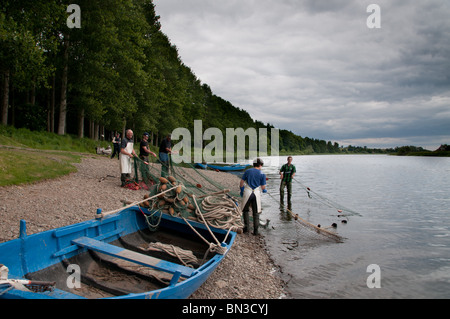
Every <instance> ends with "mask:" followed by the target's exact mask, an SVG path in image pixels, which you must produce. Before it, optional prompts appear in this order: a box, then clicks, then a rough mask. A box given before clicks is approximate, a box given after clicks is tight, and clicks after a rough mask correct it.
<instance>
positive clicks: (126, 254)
mask: <svg viewBox="0 0 450 319" xmlns="http://www.w3.org/2000/svg"><path fill="white" fill-rule="evenodd" d="M72 243H73V244H75V245H77V246H80V247H85V248H88V249H91V250H95V251H97V252H100V253H103V254H107V255H110V256H113V257H117V258H121V259H124V260H127V261H130V262H134V263H137V264H140V265H143V266H148V267H151V268H154V269H157V270H161V271H165V272H168V273H171V274H173V275H174V276H173V277H172V280H171V282H170V284H171V285H173V284H176V283H177V281H178V279H179V278H180V276H183V277H186V278H188V277H190V276H191V275H192V273H193V272H194V271H195V269H193V268H189V267H186V266H183V265H178V264H175V263H172V262H169V261H165V260H162V259H158V258H155V257H151V256H147V255H144V254H140V253H137V252H134V251H131V250H128V249H125V248H121V247H118V246H114V245H111V244H107V243H105V242H102V241H99V240H96V239H92V238H89V237H80V238H77V239H74V240H72Z"/></svg>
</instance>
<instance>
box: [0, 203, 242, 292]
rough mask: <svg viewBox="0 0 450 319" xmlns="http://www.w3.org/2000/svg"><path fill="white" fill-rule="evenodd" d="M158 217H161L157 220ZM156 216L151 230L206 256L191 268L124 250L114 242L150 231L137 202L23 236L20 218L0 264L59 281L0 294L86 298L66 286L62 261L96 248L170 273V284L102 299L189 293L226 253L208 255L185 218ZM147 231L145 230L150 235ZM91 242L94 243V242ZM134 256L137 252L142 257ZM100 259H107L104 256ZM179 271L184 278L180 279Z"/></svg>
mask: <svg viewBox="0 0 450 319" xmlns="http://www.w3.org/2000/svg"><path fill="white" fill-rule="evenodd" d="M146 213H147V212H146ZM158 214H160V213H158ZM159 217H161V218H160V219H159ZM156 220H158V222H159V226H158V230H157V231H156V232H151V233H156V234H159V233H158V232H160V231H161V232H163V231H164V232H168V233H173V234H176V236H177V237H178V238H179V239H180V240H179V241H180V242H181V243H182V242H190V243H191V244H192V245H193V247H197V248H196V249H197V251H198V252H197V254H198V255H202V256H206V255H208V258H207V261H206V262H204V263H203V264H202V265H199V266H198V267H196V268H195V269H193V270H192V269H191V268H188V267H185V266H183V265H180V264H177V263H176V262H174V260H170V261H166V260H163V259H162V257H161V258H155V257H151V256H144V255H142V254H141V252H140V251H138V252H137V253H136V252H133V251H130V250H129V249H127V248H128V247H127V248H124V247H119V246H120V244H117V243H118V242H119V241H121V240H123V239H124V238H128V237H127V236H135V234H138V233H139V234H141V233H145V232H147V233H148V232H149V230H148V229H149V228H148V225H147V219H146V218H145V217H144V213H143V211H142V210H141V209H140V208H138V207H131V208H128V209H125V210H123V211H121V212H119V213H116V214H113V215H110V216H106V217H104V218H101V219H92V220H88V221H85V222H82V223H78V224H74V225H70V226H66V227H62V228H57V229H53V230H49V231H45V232H41V233H37V234H33V235H26V229H25V228H26V226H25V222H23V221H22V222H21V235H20V237H19V238H18V239H15V240H12V241H9V242H5V243H2V244H0V264H4V265H5V266H7V267H8V268H9V278H10V279H31V280H39V281H42V280H47V281H55V282H56V283H57V284H56V288H55V289H53V291H47V292H30V291H21V290H18V289H11V288H9V289H8V287H6V286H3V287H2V286H0V298H6V299H7V298H14V299H18V298H24V299H47V298H50V299H55V298H56V299H76V298H90V297H89V296H87V297H86V295H83V294H81V295H80V293H79V292H78V290H77V289H74V288H69V287H68V286H69V285H68V283H69V281H70V280H71V279H72V278H71V276H72V275H71V273H69V272H67V270H66V266H67V264H70V263H74V264H75V265H76V263H77V262H79V261H80V260H84V259H86V258H87V257H86V258H84V257H83V256H87V255H88V254H89V255H91V254H92V251H94V250H97V252H98V251H99V252H101V253H102V254H103V253H105V256H106V255H112V256H114V257H118V258H120V259H121V260H122V259H127V258H124V256H125V255H129V256H131V257H129V258H128V261H130V260H131V262H132V263H133V264H135V263H140V266H143V267H147V268H152V269H153V268H155V269H156V270H160V271H161V270H162V271H163V272H164V273H167V274H168V275H169V277H172V280H171V281H170V283H168V284H167V285H161V286H160V288H158V287H156V288H154V289H152V290H148V291H136V292H129V293H116V295H110V296H107V297H105V298H111V299H178V298H187V297H189V296H190V295H191V294H192V293H193V292H195V291H196V290H197V289H198V288H199V287H200V286H201V285H202V284H203V282H204V281H205V280H206V279H207V278H208V277H209V276H210V275H211V273H212V272H213V271H214V269H215V268H216V267H217V266H218V265H219V264H220V262H221V261H222V260H223V258H224V257H225V255H226V253H225V254H222V255H221V254H217V253H209V254H207V250H208V249H209V247H208V245H206V243H204V242H203V241H202V240H201V239H200V237H199V236H198V235H196V234H195V233H194V231H193V230H192V229H191V228H190V227H189V226H188V225H187V224H186V222H185V221H184V220H183V219H180V218H177V217H172V216H169V215H166V214H160V215H158V216H157V218H156ZM189 223H190V224H191V225H192V226H193V227H194V228H195V229H196V230H197V231H198V232H199V233H200V234H201V235H202V236H203V237H204V238H205V239H207V240H208V241H210V242H214V240H215V239H214V238H213V237H212V236H211V235H210V233H209V231H208V229H207V228H206V227H205V226H204V225H203V224H200V223H197V222H191V221H189ZM211 230H212V231H213V233H214V235H215V237H216V238H217V239H218V240H219V242H221V245H222V246H223V247H226V251H228V250H229V249H230V248H231V245H232V244H233V242H234V239H235V236H236V233H234V232H229V233H228V234H227V231H225V230H222V229H216V228H211ZM147 233H145V234H144V235H145V236H150V235H151V234H147ZM161 234H162V233H161ZM130 238H131V237H130ZM223 241H224V242H223ZM91 242H93V244H92V243H91ZM83 243H87V245H88V246H83ZM89 245H91V246H89ZM97 246H98V247H97ZM102 246H105V248H104V250H101V247H102ZM99 247H100V248H99ZM199 247H201V248H199ZM136 256H141V257H142V258H139V257H136ZM158 257H160V256H158ZM103 258H104V259H105V257H103ZM64 265H65V266H64ZM63 266H64V267H63ZM82 267H83V266H82ZM86 267H91V266H86ZM53 268H54V269H56V270H59V276H62V277H61V278H62V279H61V278H60V277H52V276H53V271H50V270H49V269H53ZM61 269H62V271H61ZM47 270H48V271H47ZM87 272H88V268H81V274H82V275H83V274H84V273H87ZM47 274H50V275H47ZM177 276H178V277H181V279H184V280H181V281H179V280H178V277H177ZM55 278H56V279H55ZM82 281H83V278H82ZM108 281H109V280H107V282H108ZM95 298H101V296H95Z"/></svg>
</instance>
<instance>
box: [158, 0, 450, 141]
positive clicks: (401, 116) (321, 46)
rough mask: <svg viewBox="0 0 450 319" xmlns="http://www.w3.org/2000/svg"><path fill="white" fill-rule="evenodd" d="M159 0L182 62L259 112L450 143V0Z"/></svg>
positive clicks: (286, 124)
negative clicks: (375, 24)
mask: <svg viewBox="0 0 450 319" xmlns="http://www.w3.org/2000/svg"><path fill="white" fill-rule="evenodd" d="M154 3H155V5H156V12H157V14H158V15H160V21H161V25H162V31H163V32H164V33H165V34H166V35H167V36H168V37H169V38H170V40H171V42H172V44H174V45H175V46H176V47H177V48H178V52H179V54H180V57H181V59H182V61H183V62H184V63H185V64H186V65H187V66H189V67H190V68H191V69H192V71H193V72H194V73H195V74H196V76H197V77H198V79H199V80H201V81H202V83H206V84H208V85H209V86H210V87H211V89H212V91H213V93H214V94H216V95H218V96H220V97H222V98H223V99H225V100H227V101H230V102H231V103H232V104H233V105H234V106H236V107H239V108H242V109H245V110H246V111H248V112H249V113H250V115H251V116H252V117H253V118H254V119H257V120H259V121H262V122H264V123H270V124H272V125H274V126H275V127H278V128H280V129H287V130H291V131H292V132H294V133H296V134H298V135H301V136H303V137H305V136H308V137H311V138H318V139H324V140H327V141H328V140H330V141H333V142H338V143H339V144H340V145H349V144H352V145H359V146H369V147H392V146H402V145H416V146H423V147H425V148H428V149H433V150H434V149H436V148H437V147H438V146H439V145H440V144H443V143H446V144H450V1H448V0H428V1H412V0H389V1H388V0H386V1H381V0H368V1H362V0H334V1H330V0H326V1H325V0H154ZM372 3H375V4H378V6H379V7H380V9H381V14H380V16H381V28H373V29H371V28H368V26H367V18H368V17H369V16H370V15H371V14H372V12H369V13H368V12H367V7H368V6H369V5H370V4H372Z"/></svg>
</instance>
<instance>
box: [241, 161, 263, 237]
mask: <svg viewBox="0 0 450 319" xmlns="http://www.w3.org/2000/svg"><path fill="white" fill-rule="evenodd" d="M263 165H264V162H263V161H262V160H261V159H260V158H257V159H256V160H254V161H253V168H250V169H248V170H246V171H245V173H244V175H243V176H242V179H241V181H240V184H239V187H240V189H241V197H242V207H244V208H243V210H242V213H243V215H244V233H245V232H248V231H249V228H250V221H249V214H248V211H249V209H250V206H251V207H252V212H253V234H254V235H258V227H259V214H261V192H262V193H267V190H266V175H265V174H263V173H262V172H261V168H262V166H263Z"/></svg>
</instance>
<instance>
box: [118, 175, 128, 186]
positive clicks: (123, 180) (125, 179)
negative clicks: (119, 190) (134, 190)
mask: <svg viewBox="0 0 450 319" xmlns="http://www.w3.org/2000/svg"><path fill="white" fill-rule="evenodd" d="M120 181H121V182H122V185H121V187H124V186H125V184H126V181H127V174H120Z"/></svg>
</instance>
